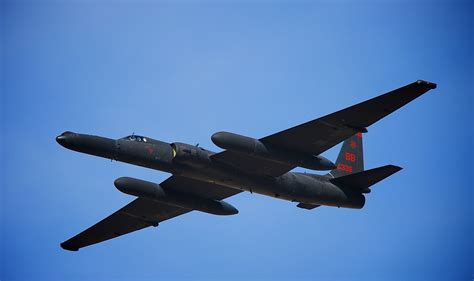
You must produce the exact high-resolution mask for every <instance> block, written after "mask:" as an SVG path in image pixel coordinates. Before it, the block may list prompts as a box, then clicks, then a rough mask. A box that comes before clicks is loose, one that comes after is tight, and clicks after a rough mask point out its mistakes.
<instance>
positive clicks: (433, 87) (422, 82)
mask: <svg viewBox="0 0 474 281" xmlns="http://www.w3.org/2000/svg"><path fill="white" fill-rule="evenodd" d="M416 83H417V84H420V85H423V86H425V87H427V88H429V89H436V87H437V86H438V85H436V83H433V82H429V81H425V80H418V81H416Z"/></svg>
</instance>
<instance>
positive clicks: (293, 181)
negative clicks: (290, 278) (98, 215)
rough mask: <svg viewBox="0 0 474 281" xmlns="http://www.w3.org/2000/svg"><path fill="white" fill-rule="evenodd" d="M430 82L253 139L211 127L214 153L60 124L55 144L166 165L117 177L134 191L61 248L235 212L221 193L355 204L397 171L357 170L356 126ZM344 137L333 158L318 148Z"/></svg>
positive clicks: (306, 203)
mask: <svg viewBox="0 0 474 281" xmlns="http://www.w3.org/2000/svg"><path fill="white" fill-rule="evenodd" d="M435 88H436V84H434V83H430V82H426V81H422V80H418V81H416V82H414V83H411V84H409V85H406V86H404V87H402V88H399V89H396V90H394V91H391V92H388V93H386V94H383V95H381V96H378V97H376V98H373V99H370V100H367V101H364V102H362V103H359V104H356V105H354V106H351V107H348V108H346V109H343V110H340V111H337V112H335V113H332V114H329V115H326V116H324V117H321V118H319V119H315V120H312V121H309V122H307V123H304V124H301V125H298V126H296V127H293V128H289V129H287V130H284V131H281V132H278V133H275V134H273V135H270V136H266V137H264V138H260V139H254V138H250V137H246V136H241V135H237V134H234V133H228V132H218V133H215V134H214V135H212V137H211V139H212V141H213V142H214V144H216V145H217V146H218V147H220V148H223V149H225V150H224V151H222V152H218V153H214V152H212V151H209V150H206V149H204V148H201V147H197V146H194V145H189V144H184V143H179V142H175V143H165V142H162V141H158V140H154V139H152V138H149V137H143V136H137V135H131V136H128V137H125V138H121V139H117V140H114V139H108V138H103V137H99V136H91V135H85V134H76V133H72V132H64V133H62V134H61V135H60V136H58V137H57V138H56V141H57V142H58V143H59V144H61V145H62V146H64V147H66V148H69V149H72V150H75V151H79V152H83V153H87V154H92V155H96V156H100V157H104V158H108V159H113V160H117V161H121V162H126V163H130V164H133V165H138V166H143V167H147V168H151V169H156V170H160V171H165V172H168V173H171V174H172V176H171V177H169V178H168V179H166V180H165V181H164V182H162V183H160V184H156V183H152V182H147V181H143V180H139V179H134V178H129V177H122V178H118V179H117V180H115V182H114V184H115V186H116V187H117V189H118V190H120V191H122V192H124V193H126V194H129V195H133V196H136V197H137V198H136V199H135V200H134V201H132V202H131V203H129V204H128V205H126V206H125V207H123V208H122V209H120V210H118V211H116V212H115V213H113V214H112V215H110V216H109V217H107V218H105V219H104V220H102V221H100V222H98V223H97V224H95V225H93V226H92V227H90V228H89V229H87V230H85V231H83V232H81V233H79V234H78V235H76V236H74V237H72V238H71V239H69V240H67V241H65V242H63V243H61V247H62V248H63V249H66V250H71V251H77V250H79V248H82V247H86V246H89V245H92V244H96V243H99V242H102V241H105V240H108V239H112V238H115V237H118V236H121V235H124V234H127V233H130V232H133V231H136V230H139V229H142V228H145V227H149V226H158V224H159V223H161V222H163V221H165V220H168V219H171V218H174V217H176V216H180V215H183V214H185V213H188V212H190V211H194V210H196V211H201V212H206V213H209V214H214V215H234V214H237V213H238V211H237V209H236V208H235V207H233V206H232V205H230V204H229V203H226V202H225V201H223V199H225V198H227V197H230V196H233V195H235V194H238V193H240V192H242V191H250V192H255V193H259V194H263V195H268V196H272V197H276V198H279V199H284V200H288V201H291V202H298V204H297V207H300V208H304V209H308V210H310V209H314V208H316V207H319V206H322V205H324V206H336V207H343V208H355V209H360V208H362V207H363V206H364V204H365V196H364V194H366V193H369V192H370V187H371V186H372V185H373V184H375V183H377V182H379V181H381V180H383V179H385V178H386V177H388V176H390V175H392V174H394V173H396V172H398V171H399V170H400V169H401V168H400V167H397V166H393V165H387V166H383V167H379V168H375V169H370V170H364V163H363V154H362V133H365V132H367V127H368V126H370V125H372V124H373V123H375V122H377V121H378V120H380V119H382V118H383V117H385V116H387V115H388V114H390V113H392V112H394V111H395V110H397V109H399V108H400V107H402V106H404V105H405V104H407V103H409V102H410V101H412V100H414V99H415V98H417V97H419V96H421V95H422V94H424V93H426V92H427V91H429V90H430V89H435ZM340 142H343V145H342V148H341V151H340V153H339V156H338V157H337V161H336V163H335V164H334V163H332V162H331V161H329V160H328V159H326V158H324V157H322V156H320V154H321V153H322V152H324V151H326V150H328V149H329V148H331V147H333V146H335V145H337V144H338V143H340ZM295 167H303V168H307V169H311V170H330V172H329V173H327V174H326V175H317V174H310V173H295V172H290V171H291V170H292V169H293V168H295Z"/></svg>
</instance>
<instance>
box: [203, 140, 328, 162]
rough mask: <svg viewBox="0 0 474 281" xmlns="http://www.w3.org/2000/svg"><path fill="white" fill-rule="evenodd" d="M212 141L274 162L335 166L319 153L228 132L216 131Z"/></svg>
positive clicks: (219, 145)
mask: <svg viewBox="0 0 474 281" xmlns="http://www.w3.org/2000/svg"><path fill="white" fill-rule="evenodd" d="M211 140H212V142H213V143H214V144H215V145H217V146H218V147H220V148H222V149H227V150H230V151H235V152H240V153H245V154H250V155H252V156H254V157H259V158H265V159H269V160H272V161H275V162H280V163H286V164H291V165H295V166H300V167H303V168H307V169H311V170H318V171H324V170H331V169H334V168H335V167H336V166H335V165H334V163H332V162H331V161H330V160H328V159H326V158H325V157H322V156H320V155H311V154H305V153H300V152H296V151H288V150H286V149H280V148H277V147H273V146H271V145H268V144H265V143H264V142H262V141H260V140H257V139H254V138H250V137H246V136H242V135H238V134H234V133H229V132H218V133H215V134H213V135H212V136H211Z"/></svg>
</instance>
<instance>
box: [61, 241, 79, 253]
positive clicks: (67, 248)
mask: <svg viewBox="0 0 474 281" xmlns="http://www.w3.org/2000/svg"><path fill="white" fill-rule="evenodd" d="M59 245H60V246H61V248H63V249H64V250H68V251H72V252H77V251H79V248H77V247H73V246H71V245H68V244H67V243H65V242H63V243H61V244H59Z"/></svg>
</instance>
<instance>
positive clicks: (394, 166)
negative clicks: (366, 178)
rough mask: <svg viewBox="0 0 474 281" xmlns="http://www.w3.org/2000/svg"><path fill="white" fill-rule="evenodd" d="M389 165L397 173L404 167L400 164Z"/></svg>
mask: <svg viewBox="0 0 474 281" xmlns="http://www.w3.org/2000/svg"><path fill="white" fill-rule="evenodd" d="M388 166H389V167H390V168H392V169H393V170H394V173H396V172H398V171H400V170H403V168H402V167H400V166H396V165H388Z"/></svg>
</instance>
